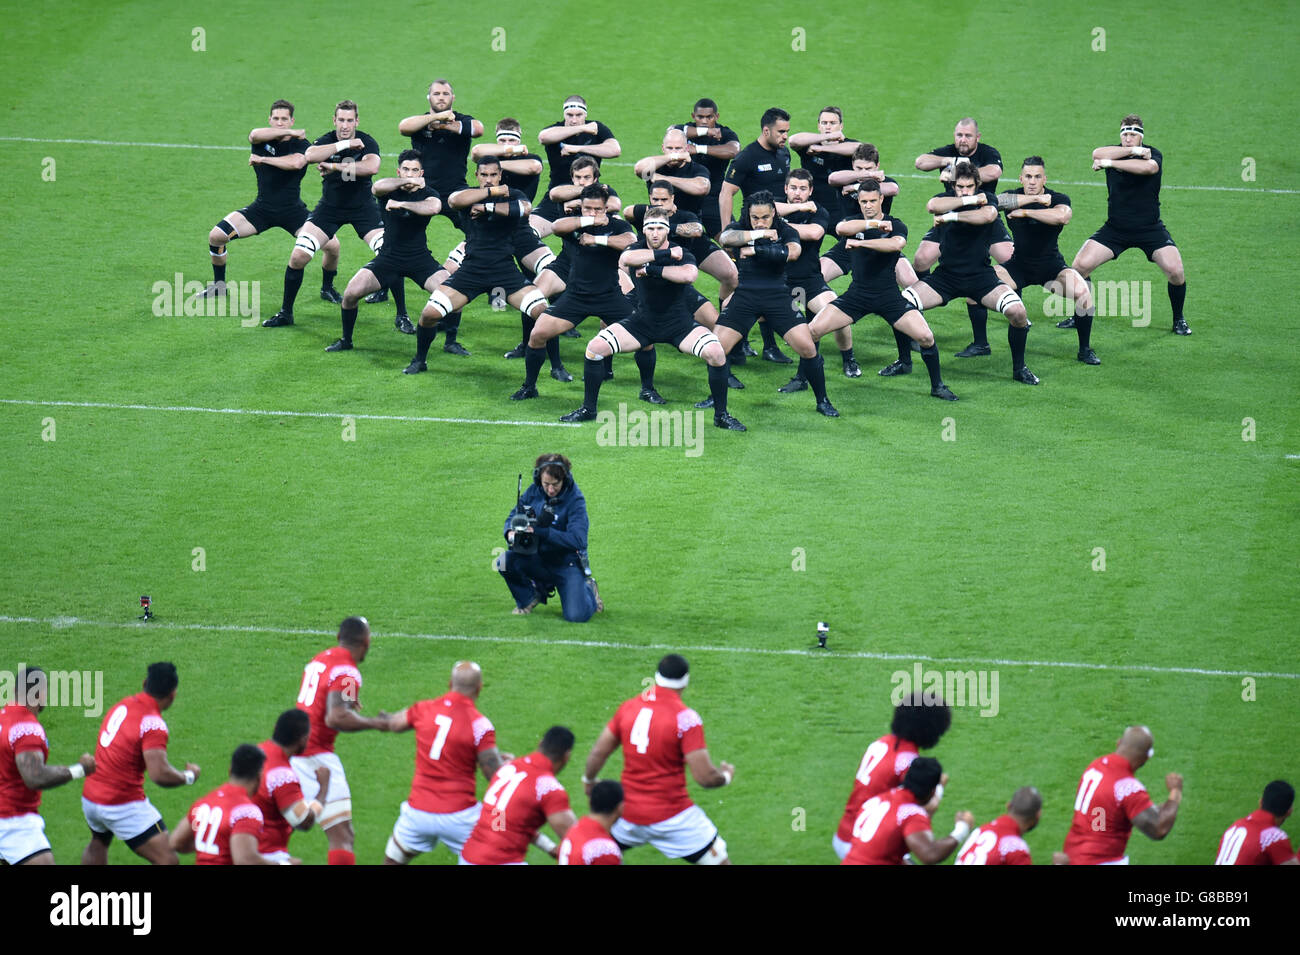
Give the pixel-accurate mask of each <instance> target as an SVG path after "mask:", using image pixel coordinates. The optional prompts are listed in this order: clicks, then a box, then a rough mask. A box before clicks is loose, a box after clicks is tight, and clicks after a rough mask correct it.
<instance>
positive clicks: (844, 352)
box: [840, 347, 853, 365]
mask: <svg viewBox="0 0 1300 955" xmlns="http://www.w3.org/2000/svg"><path fill="white" fill-rule="evenodd" d="M840 361H842V362H844V364H846V365H847V364H848V363H849V362H851V361H853V348H852V347H849V348H841V349H840Z"/></svg>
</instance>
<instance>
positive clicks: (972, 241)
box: [904, 159, 1038, 385]
mask: <svg viewBox="0 0 1300 955" xmlns="http://www.w3.org/2000/svg"><path fill="white" fill-rule="evenodd" d="M979 175H980V174H979V170H977V169H976V168H975V166H974V164H973V163H972V162H970V160H967V159H959V160H958V161H957V163H956V165H955V168H954V170H953V183H952V184H953V195H951V196H950V195H948V194H947V193H946V192H941V193H939V195H937V196H935V197H934V198H933V199H931V200H930V201H929V202H928V203H927V204H926V207H925V208H926V211H927V212H929V213H930V214H931V215H933V216H934V225H935V229H936V230H937V231H938V234H939V265H938V267H937V268H936V269H935V270H934V271H933V272H932V273H930V274H929V275H927V276H926V277H925V278H923V279H921V281H919V282H917V283H916V284H915V285H913V286H912V287H911V288H909V289H908V290H907V291H906V292H905V293H904V294H905V295H906V296H907V297H908V298H910V299H911V300H912V301H913V303H914V304H915V305H916V307H917V308H920V309H922V310H925V309H928V308H934V307H936V306H939V305H946V304H948V302H949V301H951V300H952V299H954V298H971V299H974V300H975V301H977V302H979V303H980V304H981V305H983V306H985V307H986V308H994V309H996V310H997V311H999V312H1001V313H1002V314H1003V315H1005V316H1006V317H1007V321H1008V322H1009V323H1010V324H1009V325H1008V327H1007V341H1008V343H1009V344H1010V345H1011V369H1012V371H1011V377H1012V378H1014V379H1015V380H1016V381H1020V382H1023V383H1024V384H1026V385H1036V384H1038V378H1037V376H1036V375H1034V373H1033V372H1032V371H1030V370H1029V369H1028V368H1026V367H1025V341H1026V339H1027V338H1028V336H1029V316H1028V314H1027V313H1026V311H1025V305H1024V303H1023V302H1022V301H1021V300H1020V296H1019V295H1017V294H1016V293H1015V292H1014V291H1012V290H1011V288H1010V287H1009V286H1007V285H1006V284H1005V283H1004V282H1003V281H1002V279H1001V278H999V277H998V274H997V273H996V272H995V271H994V270H993V266H992V265H990V264H989V254H990V248H991V247H992V246H993V245H994V244H995V243H997V242H1000V241H1001V238H1000V237H1001V235H1002V234H1003V233H1004V232H1005V229H1003V228H1002V226H1001V225H1000V224H999V223H998V208H997V197H996V196H994V195H993V194H992V193H989V192H983V191H981V188H982V187H981V186H980V178H979Z"/></svg>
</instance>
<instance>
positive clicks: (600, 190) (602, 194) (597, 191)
mask: <svg viewBox="0 0 1300 955" xmlns="http://www.w3.org/2000/svg"><path fill="white" fill-rule="evenodd" d="M578 199H580V200H581V201H583V202H586V201H587V200H588V199H595V200H597V201H599V202H602V203H603V202H605V201H606V200H608V199H609V186H607V185H605V184H604V183H603V182H593V183H592V184H591V185H590V186H583V187H582V192H580V193H578Z"/></svg>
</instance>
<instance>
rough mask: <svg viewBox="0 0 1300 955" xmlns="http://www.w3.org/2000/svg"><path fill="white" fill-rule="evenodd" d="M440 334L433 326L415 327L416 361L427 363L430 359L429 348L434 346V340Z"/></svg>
mask: <svg viewBox="0 0 1300 955" xmlns="http://www.w3.org/2000/svg"><path fill="white" fill-rule="evenodd" d="M437 334H438V330H437V329H436V328H434V327H433V326H432V325H416V326H415V360H416V361H425V360H426V359H428V357H429V346H430V345H432V344H433V338H434V336H435V335H437Z"/></svg>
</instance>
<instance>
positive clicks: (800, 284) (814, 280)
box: [785, 272, 835, 308]
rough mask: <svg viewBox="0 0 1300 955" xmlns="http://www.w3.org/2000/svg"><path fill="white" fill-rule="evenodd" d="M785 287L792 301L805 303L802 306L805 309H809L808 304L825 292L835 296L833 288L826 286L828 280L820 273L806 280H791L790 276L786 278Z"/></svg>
mask: <svg viewBox="0 0 1300 955" xmlns="http://www.w3.org/2000/svg"><path fill="white" fill-rule="evenodd" d="M785 286H786V289H787V290H789V292H790V297H791V298H792V299H794V300H795V301H796V302H802V303H804V304H803V305H802V307H803V308H807V307H808V306H807V303H808V302H811V301H812V300H813V299H815V298H816V297H817V296H818V295H821V294H822V293H823V292H830V293H831V294H832V295H834V294H835V293H834V292H833V291H831V287H830V286H829V285H827V284H826V280H825V279H824V278H822V274H821V273H820V272H818V273H817V274H816V275H810V276H808V277H806V278H804V279H791V278H790V277H789V276H786V279H785Z"/></svg>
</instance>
